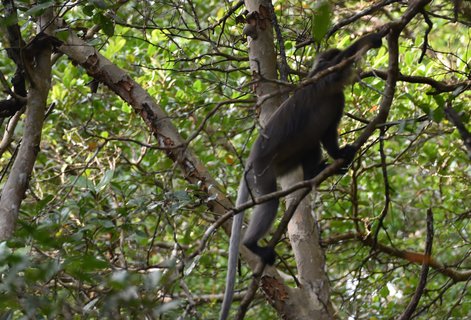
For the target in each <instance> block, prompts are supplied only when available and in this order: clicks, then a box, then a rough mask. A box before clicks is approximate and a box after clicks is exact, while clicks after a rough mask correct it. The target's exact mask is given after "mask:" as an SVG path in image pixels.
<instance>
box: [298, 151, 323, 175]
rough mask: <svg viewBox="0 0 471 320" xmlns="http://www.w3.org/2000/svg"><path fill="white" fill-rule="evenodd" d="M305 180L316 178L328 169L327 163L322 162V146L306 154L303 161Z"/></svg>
mask: <svg viewBox="0 0 471 320" xmlns="http://www.w3.org/2000/svg"><path fill="white" fill-rule="evenodd" d="M301 164H302V166H303V174H304V180H309V179H312V178H314V177H315V176H317V175H318V174H319V172H321V171H322V170H324V169H325V168H326V167H327V162H326V161H325V160H322V156H321V146H320V145H318V146H316V147H315V148H313V149H312V150H310V151H309V152H306V154H305V155H304V157H303V159H302V163H301Z"/></svg>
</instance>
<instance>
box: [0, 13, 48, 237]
mask: <svg viewBox="0 0 471 320" xmlns="http://www.w3.org/2000/svg"><path fill="white" fill-rule="evenodd" d="M51 19H52V10H47V11H46V13H45V14H43V15H42V16H41V17H40V18H39V20H38V30H37V32H38V33H39V32H45V33H48V32H50V30H49V28H48V27H47V26H49V25H50V21H51ZM51 53H52V47H51V45H50V44H49V45H44V46H41V49H40V50H39V51H38V52H37V53H36V55H35V63H34V66H33V61H25V63H27V64H29V67H28V68H27V70H29V71H28V75H29V78H30V82H31V83H30V88H29V92H28V102H27V106H26V119H25V129H24V134H23V139H22V141H21V145H20V147H19V150H18V154H17V156H16V158H15V160H14V163H13V166H12V168H11V171H10V174H9V175H8V179H7V181H6V183H5V185H4V186H3V189H2V195H1V198H0V241H2V240H7V239H9V238H10V237H11V236H12V234H13V231H14V230H15V225H16V221H17V219H18V212H19V210H20V205H21V202H22V201H23V198H24V197H25V192H26V189H27V187H28V183H29V180H30V176H31V172H32V171H33V167H34V163H35V161H36V157H37V155H38V152H39V144H40V142H41V131H42V127H43V122H44V112H45V110H46V103H47V96H48V94H49V90H50V88H51Z"/></svg>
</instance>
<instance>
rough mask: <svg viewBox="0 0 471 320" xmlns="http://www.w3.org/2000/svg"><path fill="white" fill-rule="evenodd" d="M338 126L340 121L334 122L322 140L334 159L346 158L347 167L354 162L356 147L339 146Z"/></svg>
mask: <svg viewBox="0 0 471 320" xmlns="http://www.w3.org/2000/svg"><path fill="white" fill-rule="evenodd" d="M337 127H338V122H337V123H334V124H332V125H331V126H330V127H329V128H328V129H327V131H326V132H325V134H324V136H323V137H322V139H321V141H322V145H323V146H324V148H325V150H326V151H327V153H328V154H329V156H331V157H332V158H333V159H344V160H345V161H346V162H345V165H344V167H346V166H348V165H349V164H350V162H352V160H353V157H354V156H355V152H356V149H355V147H353V146H351V145H346V146H344V147H342V148H340V147H339V143H338V133H337Z"/></svg>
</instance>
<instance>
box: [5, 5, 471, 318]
mask: <svg viewBox="0 0 471 320" xmlns="http://www.w3.org/2000/svg"><path fill="white" fill-rule="evenodd" d="M428 2H429V1H410V2H408V3H404V2H402V1H390V0H382V1H377V2H374V3H371V2H365V1H330V2H329V3H330V5H325V4H323V3H319V2H313V3H311V2H306V3H304V2H286V1H280V2H273V3H270V2H262V3H259V2H252V1H247V2H246V3H245V4H244V3H243V2H242V1H239V2H236V3H234V2H219V1H205V2H198V1H196V0H195V1H187V2H173V1H165V2H161V3H154V2H152V1H135V2H132V1H117V2H106V1H85V2H59V1H58V2H55V1H41V2H39V3H38V4H35V5H30V4H29V2H24V1H12V0H10V1H7V0H4V1H2V5H1V6H0V7H1V9H2V10H1V12H2V13H3V15H2V19H1V23H0V26H1V28H2V31H3V32H2V38H1V49H2V51H1V57H2V58H1V59H0V71H1V74H0V80H2V86H3V91H4V92H5V94H4V97H2V99H3V100H1V101H0V116H1V117H2V121H1V125H2V128H1V129H2V130H3V131H4V134H3V137H2V138H3V139H2V141H1V142H0V156H1V158H0V163H1V166H2V170H1V173H0V179H1V180H0V186H1V187H2V194H1V198H0V239H2V240H3V242H1V243H0V272H1V273H0V274H1V277H0V310H1V311H0V312H1V315H2V317H4V318H15V319H16V318H21V317H22V316H23V317H27V318H41V317H43V318H45V317H49V318H66V319H71V318H92V319H94V318H97V319H98V318H100V319H101V318H103V317H108V318H113V319H120V318H150V319H154V318H164V319H166V318H168V319H174V318H177V317H185V318H201V319H212V318H216V317H217V314H218V310H219V304H220V301H221V299H222V292H223V288H224V276H225V269H226V263H227V261H226V260H227V256H226V252H227V244H228V237H227V235H226V234H227V232H228V229H229V226H230V224H229V223H228V221H227V219H221V217H223V216H225V217H226V218H227V217H229V216H230V214H231V213H232V212H231V211H230V209H231V208H232V204H231V202H230V201H229V200H228V199H233V198H234V197H235V192H236V187H237V184H238V181H239V179H240V175H241V174H242V172H243V164H244V159H245V158H246V156H247V152H248V150H249V146H250V144H251V142H252V141H253V140H254V138H255V137H256V136H257V130H258V127H259V126H260V125H263V123H264V121H265V120H264V119H266V118H265V117H266V116H265V113H266V114H267V116H268V114H269V113H270V112H271V111H272V110H274V108H276V107H277V106H278V105H279V102H280V101H281V100H282V99H284V98H285V97H286V95H287V94H289V91H290V90H292V89H294V87H295V86H294V85H297V84H299V83H300V81H301V80H302V79H303V77H305V76H306V74H307V72H308V70H309V68H310V66H311V64H312V61H313V58H314V56H315V54H316V53H317V52H318V51H320V50H324V49H326V48H329V47H340V48H343V47H346V46H348V45H349V44H350V43H351V42H352V41H353V40H355V39H356V38H358V37H359V36H360V35H362V34H364V33H367V32H370V31H373V30H384V32H385V33H387V34H388V36H387V40H385V41H384V46H383V47H382V48H381V49H379V50H378V51H376V52H372V53H370V54H368V57H367V58H366V59H365V60H366V61H365V63H364V65H363V69H364V72H363V73H362V74H361V81H360V82H359V83H357V84H355V85H352V86H351V87H349V88H347V90H346V97H347V102H346V111H347V116H346V117H344V120H343V122H342V139H343V140H344V141H343V142H344V143H347V142H348V143H352V142H355V143H357V144H358V145H360V146H361V150H360V152H359V153H358V156H357V158H356V160H355V161H354V164H353V165H352V168H351V170H350V171H349V173H348V174H347V175H345V176H343V177H341V178H338V177H330V178H328V176H329V174H328V172H324V173H323V174H322V175H321V177H320V178H319V177H318V180H317V181H316V182H318V181H320V180H324V179H326V178H328V179H327V180H325V181H324V182H323V183H322V184H321V185H320V187H319V188H318V192H317V193H316V195H315V197H314V199H313V200H308V201H307V204H309V203H312V204H313V208H314V213H313V214H312V218H314V219H313V220H312V221H313V224H312V226H311V225H310V224H307V223H305V221H306V220H305V219H309V216H310V215H308V214H306V212H307V213H310V211H311V210H310V209H309V207H307V209H305V212H304V213H303V214H301V215H298V216H297V217H298V218H297V219H301V220H296V221H298V222H299V221H301V222H302V223H301V225H302V226H304V227H306V226H307V227H308V229H309V230H318V236H317V235H316V233H315V232H314V233H313V232H307V233H304V235H303V234H302V233H298V236H299V235H301V238H299V239H301V240H302V241H305V243H307V244H310V245H307V246H304V247H302V246H298V245H297V243H295V242H291V243H290V242H289V241H288V239H287V237H282V238H281V240H280V241H279V243H278V245H277V247H276V250H277V253H278V255H279V258H278V260H277V261H278V262H277V264H276V265H275V268H268V269H267V270H265V271H266V275H267V276H266V277H265V278H262V281H261V285H262V289H263V292H264V293H265V295H266V296H268V298H269V299H268V301H269V302H270V303H272V305H273V308H272V307H270V306H269V304H268V303H267V300H266V298H265V297H263V296H262V295H255V296H254V297H252V296H251V295H250V294H249V295H247V297H249V298H248V299H246V301H247V302H250V304H245V307H242V308H241V313H240V315H241V316H242V315H243V314H244V312H245V311H247V313H246V315H245V318H247V319H251V318H254V319H264V318H266V319H271V318H273V317H274V316H275V315H279V316H284V317H286V318H289V319H292V318H293V319H294V318H302V317H303V316H304V317H307V315H304V312H309V311H310V310H311V309H313V308H316V305H318V304H316V303H317V302H316V299H314V298H313V297H314V296H313V295H311V294H312V293H315V294H316V295H317V297H321V300H322V301H324V302H327V303H328V301H330V302H331V303H332V305H333V307H332V309H328V308H327V309H322V311H320V312H319V314H318V315H319V317H327V318H328V317H330V316H332V315H333V314H334V313H336V315H337V316H338V317H339V318H352V319H353V318H355V319H357V318H358V319H362V318H368V319H374V318H378V319H379V318H397V317H402V318H403V319H408V318H411V317H415V318H424V319H430V318H433V317H434V318H436V319H463V318H465V317H467V316H468V314H470V312H471V311H470V306H469V303H468V304H467V303H466V301H467V300H469V299H470V298H471V297H470V293H469V279H470V277H471V271H470V269H471V265H470V259H469V255H470V252H471V251H470V245H469V236H468V234H469V231H470V227H469V217H470V213H471V211H470V208H471V204H470V200H469V193H470V190H469V185H470V167H469V161H470V158H471V139H470V136H469V98H470V93H469V87H470V84H471V80H470V74H471V73H470V58H469V57H470V53H469V43H470V39H469V26H470V21H471V17H470V14H469V12H470V10H469V9H470V8H469V5H468V4H467V2H466V1H454V2H449V1H434V2H433V3H431V4H428ZM260 5H263V8H261V7H260ZM246 9H247V10H248V11H249V12H246V11H245V10H246ZM254 11H257V12H259V13H261V12H262V13H263V17H264V18H265V24H264V28H262V27H261V26H260V25H259V24H257V26H256V28H255V29H253V28H252V27H250V26H251V25H253V22H254V20H253V17H254V15H253V12H254ZM254 32H255V33H254ZM254 38H256V39H254ZM264 48H268V49H270V48H271V49H270V50H271V51H270V52H273V53H274V54H273V55H266V54H265V55H261V54H260V50H263V49H264ZM257 50H258V51H257ZM51 51H52V55H51ZM265 53H266V52H265ZM254 58H256V59H254ZM275 58H276V65H275ZM264 68H268V70H269V72H268V73H266V72H265V71H266V70H267V69H264ZM49 74H50V76H49ZM10 83H11V84H10ZM97 85H98V86H97ZM280 92H281V93H282V94H281V95H280V94H279V93H280ZM268 96H271V97H272V99H268V100H267V99H266V98H267V97H268ZM266 101H269V104H270V105H269V106H268V109H266V108H265V106H266V104H267V103H268V102H266ZM25 110H26V112H25ZM260 110H261V114H262V116H261V117H260V118H259V117H258V115H259V114H260ZM267 110H268V111H267ZM23 113H24V114H23ZM143 120H144V121H143ZM40 134H41V135H42V140H41V142H40V144H39V141H40ZM33 164H34V169H33ZM334 165H335V164H334ZM288 184H291V182H289V183H288ZM226 196H227V198H226ZM280 216H281V214H280ZM218 219H219V220H218ZM314 222H315V223H314ZM299 225H300V224H299V223H297V224H295V225H293V224H292V225H291V226H290V228H289V230H288V232H287V233H286V235H289V236H291V237H292V236H293V234H295V233H296V232H299V231H300V229H299ZM223 230H224V231H226V232H223ZM309 230H308V231H309ZM312 236H314V239H312V238H311V239H310V238H308V237H312ZM315 237H317V239H318V240H316V238H315ZM202 240H205V241H202ZM293 252H294V253H296V257H297V258H296V259H295V258H294V256H293ZM314 253H315V254H317V255H318V258H316V259H315V261H313V262H311V263H306V261H309V260H304V262H305V263H304V264H301V263H300V262H303V260H302V258H303V257H306V256H309V255H313V254H314ZM323 255H325V267H324V266H323V261H322V259H323V257H322V256H323ZM242 257H243V261H244V262H243V263H242V264H241V274H240V275H239V286H238V290H240V291H238V292H237V294H236V297H237V299H241V298H242V297H243V296H245V295H246V293H247V291H248V292H249V293H252V294H253V293H254V292H255V291H254V290H252V289H251V288H256V287H257V286H256V284H257V283H256V282H253V281H252V274H253V270H254V268H255V266H256V260H255V259H254V257H253V256H251V255H250V254H249V253H248V252H247V251H245V250H243V251H242ZM307 274H308V275H309V278H306V277H304V276H305V275H307ZM327 277H328V279H329V284H330V289H329V288H328V286H327V285H326V286H325V287H323V288H321V290H320V288H319V287H316V285H315V284H316V283H322V281H325V279H327ZM321 280H322V281H321ZM316 281H317V282H316ZM251 282H253V284H254V286H250V284H251ZM306 283H309V284H310V285H311V287H309V288H307V286H306ZM324 283H325V282H324ZM247 288H249V290H247ZM259 292H260V291H259ZM319 294H321V296H319ZM322 295H323V296H322ZM252 298H253V300H252ZM287 301H289V303H286V302H287ZM311 315H312V314H311Z"/></svg>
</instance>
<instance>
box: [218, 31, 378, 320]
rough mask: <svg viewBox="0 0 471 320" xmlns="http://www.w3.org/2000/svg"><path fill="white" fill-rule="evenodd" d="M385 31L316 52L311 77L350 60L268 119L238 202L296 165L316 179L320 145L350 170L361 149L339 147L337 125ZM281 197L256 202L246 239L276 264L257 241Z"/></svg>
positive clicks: (231, 272) (230, 281)
mask: <svg viewBox="0 0 471 320" xmlns="http://www.w3.org/2000/svg"><path fill="white" fill-rule="evenodd" d="M381 40H382V36H381V35H380V34H378V33H370V34H368V35H366V36H364V37H362V38H360V39H359V40H357V41H356V42H355V43H353V44H352V45H351V46H349V47H347V48H346V49H345V50H340V49H329V50H327V51H325V52H323V53H321V54H319V55H318V56H317V58H316V59H315V62H314V65H313V67H312V69H311V71H310V72H309V73H308V77H312V76H314V75H316V74H317V73H318V72H320V71H323V70H325V69H327V68H329V67H332V66H335V65H337V64H339V63H341V62H342V61H344V60H346V59H349V58H350V60H351V61H350V60H349V62H348V64H347V65H346V66H345V67H344V68H341V69H340V70H338V71H334V72H332V73H329V74H327V75H326V76H325V77H322V78H320V79H319V81H317V82H315V83H312V84H308V85H306V86H304V87H302V88H301V89H299V90H298V91H296V92H295V93H294V94H293V95H292V96H291V97H289V98H288V99H287V100H285V102H283V103H282V104H281V106H280V107H279V108H278V109H277V110H276V111H275V112H274V113H273V114H272V116H271V117H270V118H269V120H268V122H267V124H266V126H265V127H264V128H263V129H262V130H261V132H260V134H259V136H258V137H257V139H256V140H255V142H254V144H253V146H252V148H251V150H250V153H249V157H248V159H247V162H246V168H245V171H244V174H243V176H242V179H241V181H240V184H239V189H238V194H237V200H236V207H239V206H240V205H242V204H243V203H245V202H246V201H248V199H249V197H254V198H257V197H260V196H262V195H265V194H269V193H272V192H275V191H276V190H277V186H276V182H277V177H280V176H282V175H284V174H287V173H289V172H290V171H292V170H294V169H295V168H296V167H297V166H299V165H301V166H302V168H303V175H304V179H305V180H308V179H312V178H313V177H315V176H316V175H317V174H318V173H319V172H320V171H322V170H323V169H324V168H325V167H326V166H327V162H326V161H325V160H323V159H322V151H321V145H322V146H323V147H324V149H325V150H326V151H327V153H328V154H329V156H330V157H332V158H333V159H344V160H345V165H344V167H343V168H341V169H340V170H339V171H338V172H337V173H339V174H343V173H346V170H347V168H348V164H349V163H350V162H351V161H353V158H354V155H355V152H356V148H355V147H354V146H352V145H346V146H344V147H342V148H341V147H340V146H339V144H338V133H337V129H338V126H339V123H340V120H341V117H342V114H343V109H344V105H345V96H344V93H343V89H344V87H345V86H346V85H347V84H349V83H351V82H353V80H354V79H353V78H354V72H353V69H354V68H353V64H354V62H355V61H356V60H358V59H359V58H360V57H361V56H362V55H364V54H365V53H366V52H367V51H368V50H369V49H372V48H379V47H380V46H381ZM278 204H279V200H278V198H275V199H271V200H269V201H266V202H263V203H260V204H257V205H256V206H255V207H254V212H253V213H252V216H251V219H250V221H249V225H248V227H247V230H246V231H245V234H244V238H243V241H242V243H243V244H244V245H245V246H246V247H247V248H248V249H249V250H250V251H252V252H253V253H255V254H256V255H258V256H259V257H260V258H261V260H262V262H263V263H265V264H269V265H272V264H274V262H275V257H276V254H275V250H274V248H272V247H261V246H259V245H258V241H259V240H260V239H261V238H263V236H264V235H265V234H266V233H267V232H268V231H269V230H270V228H271V226H272V224H273V221H274V220H275V217H276V213H277V210H278ZM243 217H244V215H243V212H240V213H238V214H237V215H235V216H234V218H233V222H232V233H231V238H230V244H229V261H228V273H227V277H226V291H225V294H224V300H223V305H222V309H221V315H220V319H226V318H227V316H228V314H229V308H230V304H231V302H232V296H233V290H234V283H235V273H236V266H237V259H238V253H239V242H240V233H241V229H242V223H243Z"/></svg>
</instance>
